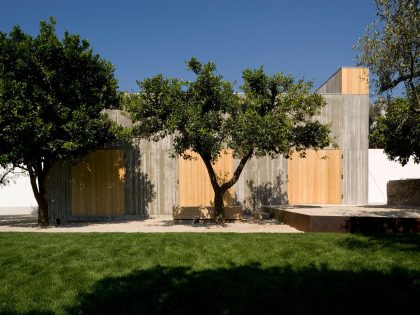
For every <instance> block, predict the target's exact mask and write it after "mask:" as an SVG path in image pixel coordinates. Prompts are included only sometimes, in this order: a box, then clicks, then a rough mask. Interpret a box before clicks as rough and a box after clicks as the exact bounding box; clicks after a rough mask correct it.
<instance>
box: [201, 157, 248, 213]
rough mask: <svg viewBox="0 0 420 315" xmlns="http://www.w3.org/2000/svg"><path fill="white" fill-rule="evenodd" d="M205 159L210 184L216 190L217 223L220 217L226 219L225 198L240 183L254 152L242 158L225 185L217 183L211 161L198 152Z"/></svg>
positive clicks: (215, 211)
mask: <svg viewBox="0 0 420 315" xmlns="http://www.w3.org/2000/svg"><path fill="white" fill-rule="evenodd" d="M198 153H199V154H200V156H201V158H202V159H203V162H204V164H205V165H206V169H207V172H208V173H209V176H210V182H211V185H212V187H213V190H214V217H215V219H216V221H218V217H219V216H220V215H221V216H222V220H223V221H224V219H225V213H224V204H223V196H224V194H225V193H226V192H227V191H228V189H229V188H231V187H232V186H233V185H235V183H236V182H237V181H238V179H239V176H240V175H241V173H242V170H243V169H244V167H245V164H246V163H247V162H248V160H249V159H250V158H251V156H252V154H253V150H250V151H249V152H248V153H247V154H246V155H245V156H243V157H242V159H241V161H240V162H239V165H238V167H237V168H236V170H235V172H234V173H233V176H232V178H231V179H230V180H228V181H227V182H225V183H223V184H219V183H218V181H217V176H216V173H215V172H214V169H213V164H212V163H211V159H210V158H209V157H208V156H207V155H205V154H202V153H200V152H198Z"/></svg>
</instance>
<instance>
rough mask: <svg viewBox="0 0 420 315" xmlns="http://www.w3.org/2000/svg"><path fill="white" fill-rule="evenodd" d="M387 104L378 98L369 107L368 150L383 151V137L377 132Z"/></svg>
mask: <svg viewBox="0 0 420 315" xmlns="http://www.w3.org/2000/svg"><path fill="white" fill-rule="evenodd" d="M386 104H387V102H386V101H385V99H383V98H378V99H377V100H376V101H375V102H374V103H372V104H370V106H369V149H383V148H384V144H383V135H382V134H381V133H380V132H379V131H378V130H379V129H378V128H379V120H380V119H381V117H382V116H384V115H385V112H386V107H387V106H386Z"/></svg>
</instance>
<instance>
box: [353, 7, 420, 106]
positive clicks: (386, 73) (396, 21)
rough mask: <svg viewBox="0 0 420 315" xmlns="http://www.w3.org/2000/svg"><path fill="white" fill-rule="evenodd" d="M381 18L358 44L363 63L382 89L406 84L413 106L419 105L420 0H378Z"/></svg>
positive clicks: (378, 13) (380, 89)
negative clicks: (375, 77)
mask: <svg viewBox="0 0 420 315" xmlns="http://www.w3.org/2000/svg"><path fill="white" fill-rule="evenodd" d="M376 6H377V16H378V20H377V21H376V22H374V23H373V24H371V25H370V26H369V27H368V29H367V32H366V34H365V35H364V37H363V38H361V39H360V40H359V41H358V43H357V44H356V46H355V48H356V49H357V50H359V52H360V54H359V56H358V61H359V64H360V65H363V66H367V67H369V68H370V69H371V70H372V72H373V73H374V74H375V75H376V76H377V80H376V81H375V83H376V86H377V88H378V90H379V92H381V93H382V92H385V91H389V90H392V89H393V88H394V87H396V86H397V85H398V84H399V83H404V85H405V88H406V94H407V96H408V97H409V98H411V99H413V100H414V102H413V105H416V106H417V108H420V100H419V78H420V66H419V61H420V40H419V34H420V2H419V1H418V0H376Z"/></svg>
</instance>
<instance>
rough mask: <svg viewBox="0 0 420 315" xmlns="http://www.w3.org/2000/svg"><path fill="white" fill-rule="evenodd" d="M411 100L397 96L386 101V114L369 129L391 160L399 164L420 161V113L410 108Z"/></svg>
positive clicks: (370, 136)
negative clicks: (411, 160)
mask: <svg viewBox="0 0 420 315" xmlns="http://www.w3.org/2000/svg"><path fill="white" fill-rule="evenodd" d="M411 103H412V102H411V100H410V99H408V98H401V97H398V98H396V99H391V100H389V101H388V103H387V104H388V105H387V108H386V114H385V115H382V116H380V117H378V119H377V121H376V126H375V128H373V129H372V130H371V132H372V133H371V134H370V135H369V138H370V139H374V140H375V141H376V143H378V144H379V146H380V147H382V148H384V150H385V152H386V153H387V155H388V157H389V158H390V159H391V160H395V161H398V162H399V163H401V165H405V164H407V163H408V161H409V160H410V158H412V159H413V161H414V163H417V164H419V163H420V114H419V113H415V112H413V110H412V105H411Z"/></svg>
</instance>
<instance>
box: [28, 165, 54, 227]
mask: <svg viewBox="0 0 420 315" xmlns="http://www.w3.org/2000/svg"><path fill="white" fill-rule="evenodd" d="M49 168H50V167H49V165H46V164H44V165H43V164H42V163H37V164H36V165H35V166H34V165H31V166H28V172H29V178H30V180H31V187H32V191H33V193H34V196H35V199H36V201H37V203H38V208H39V209H38V225H39V226H41V227H46V226H48V225H49V224H50V222H49V215H48V199H47V173H48V171H49Z"/></svg>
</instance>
